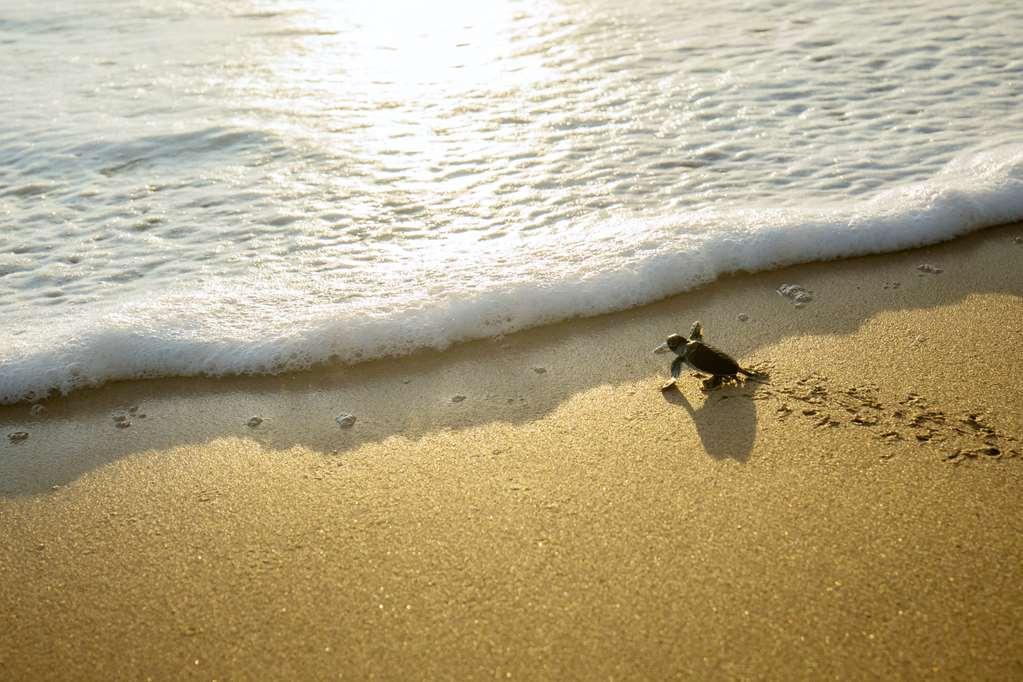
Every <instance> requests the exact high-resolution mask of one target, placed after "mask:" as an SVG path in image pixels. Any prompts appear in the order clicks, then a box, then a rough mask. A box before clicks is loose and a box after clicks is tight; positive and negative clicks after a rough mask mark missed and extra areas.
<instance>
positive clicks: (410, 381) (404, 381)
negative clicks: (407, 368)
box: [401, 379, 412, 384]
mask: <svg viewBox="0 0 1023 682" xmlns="http://www.w3.org/2000/svg"><path fill="white" fill-rule="evenodd" d="M401 383H403V384H411V383H412V380H411V379H402V380H401Z"/></svg>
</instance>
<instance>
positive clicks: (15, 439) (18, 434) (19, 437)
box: [7, 431, 28, 443]
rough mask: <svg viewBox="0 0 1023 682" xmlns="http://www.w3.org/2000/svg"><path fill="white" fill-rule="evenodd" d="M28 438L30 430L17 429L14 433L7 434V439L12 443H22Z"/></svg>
mask: <svg viewBox="0 0 1023 682" xmlns="http://www.w3.org/2000/svg"><path fill="white" fill-rule="evenodd" d="M26 438H28V431H15V432H14V433H8V434H7V440H9V441H11V442H12V443H20V442H21V441H23V440H25V439H26Z"/></svg>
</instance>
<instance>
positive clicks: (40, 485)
mask: <svg viewBox="0 0 1023 682" xmlns="http://www.w3.org/2000/svg"><path fill="white" fill-rule="evenodd" d="M1021 263H1023V226H1019V225H1016V226H1009V227H1003V228H996V229H989V230H986V231H983V232H981V233H979V234H976V235H974V236H970V237H967V238H963V239H960V240H958V241H955V242H951V243H947V244H944V245H939V246H935V247H930V248H925V249H920V250H915V251H908V252H902V253H896V254H890V255H881V256H873V257H866V258H856V259H850V260H845V261H839V262H832V263H819V264H812V265H805V266H799V267H793V268H787V269H784V270H778V271H773V272H767V273H760V274H753V275H741V276H734V277H730V278H727V279H725V280H723V281H719V282H717V283H715V284H714V285H712V286H709V287H705V288H702V289H699V290H696V291H693V292H690V293H688V294H685V295H681V296H677V297H673V298H671V299H669V300H666V301H662V302H660V303H657V304H655V305H650V306H645V307H643V308H639V309H635V310H631V311H627V312H623V313H619V314H614V315H606V316H602V317H598V318H593V319H583V320H577V321H572V322H568V323H562V324H557V325H551V326H548V327H543V328H540V329H536V330H532V331H527V332H523V333H519V334H515V335H511V336H507V337H504V338H501V339H495V340H485V341H479V342H473V343H468V344H463V345H460V346H457V347H454V348H451V349H449V350H447V351H444V352H430V353H421V354H418V355H415V356H412V357H405V358H399V359H394V360H388V361H380V362H371V363H366V364H363V365H359V366H356V367H328V368H320V369H317V370H314V371H309V372H305V373H301V374H292V375H287V376H280V377H254V378H238V379H229V380H212V379H205V380H201V379H188V380H185V379H174V380H151V381H138V382H130V383H120V384H112V385H109V386H105V387H102V388H99V389H95V390H88V391H81V392H78V393H74V394H72V395H70V396H67V397H63V398H56V399H52V400H49V401H47V402H45V403H43V404H42V405H43V407H42V409H41V410H40V409H36V410H35V411H34V412H33V411H31V410H30V407H31V406H29V405H27V404H21V405H14V406H8V407H3V408H0V427H2V428H0V432H2V440H0V496H2V497H0V527H2V533H3V537H4V542H3V543H2V546H0V671H2V673H0V676H2V677H3V678H5V679H12V680H14V679H23V680H29V679H32V680H36V679H182V678H189V679H190V678H196V679H250V678H275V679H300V678H301V679H319V678H333V677H346V678H387V679H402V678H418V679H421V678H442V679H453V678H457V679H480V678H508V677H511V678H527V679H537V678H547V679H552V678H569V679H665V678H670V677H683V678H688V679H694V678H695V679H705V678H708V679H726V678H727V679H734V678H771V679H792V678H803V679H823V678H868V677H885V678H920V677H932V676H933V677H935V678H940V679H967V678H969V679H1010V678H1019V677H1021V676H1023V650H1021V647H1020V641H1021V638H1023V592H1021V588H1020V566H1023V514H1021V511H1023V507H1021V502H1020V499H1021V498H1020V490H1021V483H1023V457H1021V452H1023V443H1021V442H1020V439H1021V438H1023V409H1021V408H1023V384H1021V382H1020V379H1019V377H1020V376H1021V372H1023V360H1021V358H1023V300H1021V295H1023V267H1021ZM921 266H924V267H922V268H921ZM783 284H797V285H799V286H801V287H803V288H805V289H806V290H807V291H808V292H810V296H811V297H812V300H810V301H809V302H808V303H806V304H805V305H802V306H801V307H797V306H796V305H795V304H794V303H793V301H792V300H790V299H787V298H785V297H783V296H781V295H779V294H778V293H777V289H778V287H779V286H781V285H783ZM740 316H742V317H743V319H740ZM694 320H701V321H702V322H703V325H704V328H705V336H706V339H707V340H708V341H709V342H711V343H713V344H715V345H718V346H720V347H721V348H723V349H725V350H727V351H729V352H730V353H732V354H734V355H735V356H736V357H738V358H740V360H741V362H742V363H743V364H745V365H753V366H756V367H759V368H761V369H764V370H766V371H769V373H770V383H767V384H759V383H745V384H742V385H737V386H729V387H725V388H721V389H718V390H715V391H712V392H709V393H706V394H705V393H703V392H702V391H701V390H700V382H699V380H697V379H695V378H692V377H691V376H688V375H687V376H685V377H684V378H683V379H682V380H681V381H680V383H679V387H678V389H677V390H675V389H673V390H669V391H664V392H662V391H661V390H659V387H660V386H661V384H662V383H663V382H664V380H665V378H666V376H667V367H668V363H669V362H670V358H669V357H668V356H665V355H653V354H651V352H650V351H651V349H652V348H653V347H655V346H656V345H658V344H659V343H660V342H661V341H663V339H664V337H666V336H667V335H668V334H669V333H671V332H673V331H681V332H683V333H685V332H686V330H688V328H689V325H690V323H691V322H692V321H694ZM346 414H352V415H354V416H355V418H356V421H355V423H354V425H352V426H350V427H349V428H343V427H342V426H341V425H340V424H339V423H338V422H337V418H338V417H341V416H343V415H346ZM252 417H259V419H260V420H262V421H261V422H260V423H258V425H255V426H249V425H248V421H249V420H250V418H252ZM18 432H24V433H27V434H28V435H27V437H26V438H24V439H22V440H12V439H10V438H9V434H14V433H18Z"/></svg>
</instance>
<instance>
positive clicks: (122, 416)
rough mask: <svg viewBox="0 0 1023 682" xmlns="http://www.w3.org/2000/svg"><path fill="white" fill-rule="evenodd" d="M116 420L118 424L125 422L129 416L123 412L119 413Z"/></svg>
mask: <svg viewBox="0 0 1023 682" xmlns="http://www.w3.org/2000/svg"><path fill="white" fill-rule="evenodd" d="M114 421H115V422H117V423H118V424H123V423H125V422H126V421H128V417H126V416H125V415H123V414H119V415H117V416H116V417H114Z"/></svg>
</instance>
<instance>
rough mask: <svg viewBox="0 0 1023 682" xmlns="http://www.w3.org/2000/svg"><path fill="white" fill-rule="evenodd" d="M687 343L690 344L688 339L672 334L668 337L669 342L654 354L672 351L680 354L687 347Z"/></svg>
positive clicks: (655, 350) (659, 347)
mask: <svg viewBox="0 0 1023 682" xmlns="http://www.w3.org/2000/svg"><path fill="white" fill-rule="evenodd" d="M687 343H689V342H688V341H686V337H684V336H682V335H681V334H672V335H671V336H669V337H668V340H667V341H665V342H664V343H662V344H661V345H660V346H658V347H657V348H655V349H654V352H655V353H666V352H668V351H669V350H670V351H671V352H672V353H678V352H679V351H681V350H682V349H683V348H685V347H686V344H687Z"/></svg>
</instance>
